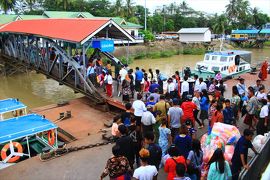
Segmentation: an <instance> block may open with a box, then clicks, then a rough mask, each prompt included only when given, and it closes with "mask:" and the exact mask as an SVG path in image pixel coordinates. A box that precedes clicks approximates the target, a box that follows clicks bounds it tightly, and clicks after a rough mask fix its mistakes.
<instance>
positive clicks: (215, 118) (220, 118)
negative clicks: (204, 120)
mask: <svg viewBox="0 0 270 180" xmlns="http://www.w3.org/2000/svg"><path fill="white" fill-rule="evenodd" d="M222 108H223V107H222V105H221V104H218V105H217V110H216V111H215V112H214V114H213V115H212V119H211V129H212V128H213V126H214V124H215V123H217V122H221V123H223V119H224V117H223V114H222V112H221V111H222Z"/></svg>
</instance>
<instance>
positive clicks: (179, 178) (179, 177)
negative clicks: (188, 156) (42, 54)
mask: <svg viewBox="0 0 270 180" xmlns="http://www.w3.org/2000/svg"><path fill="white" fill-rule="evenodd" d="M185 173H186V167H185V165H184V164H182V163H177V165H176V177H175V178H174V180H191V179H190V178H189V177H185Z"/></svg>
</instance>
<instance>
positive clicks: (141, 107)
mask: <svg viewBox="0 0 270 180" xmlns="http://www.w3.org/2000/svg"><path fill="white" fill-rule="evenodd" d="M132 108H133V109H134V116H135V119H136V125H137V126H141V119H142V115H143V112H144V111H146V107H145V104H144V102H143V101H142V95H141V94H137V100H136V101H134V102H133V104H132Z"/></svg>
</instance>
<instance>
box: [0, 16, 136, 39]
mask: <svg viewBox="0 0 270 180" xmlns="http://www.w3.org/2000/svg"><path fill="white" fill-rule="evenodd" d="M107 27H108V28H107ZM107 29H108V34H109V37H108V38H114V39H128V40H130V41H134V39H133V37H132V36H131V35H130V34H128V33H127V32H126V31H125V30H124V29H123V28H121V27H120V26H119V25H118V24H117V23H115V22H114V21H113V20H111V19H82V18H78V19H33V20H21V21H14V22H11V23H9V24H6V25H5V26H2V27H0V33H15V34H30V35H35V36H37V37H47V38H51V39H58V40H64V41H67V42H75V43H81V44H84V43H85V42H86V41H88V40H89V39H91V38H93V37H94V36H95V37H99V38H101V37H103V38H105V37H106V34H107V33H106V30H107Z"/></svg>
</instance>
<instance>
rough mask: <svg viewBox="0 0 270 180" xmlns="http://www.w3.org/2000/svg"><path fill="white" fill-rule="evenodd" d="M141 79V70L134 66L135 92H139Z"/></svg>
mask: <svg viewBox="0 0 270 180" xmlns="http://www.w3.org/2000/svg"><path fill="white" fill-rule="evenodd" d="M142 80H143V72H142V71H141V70H140V68H139V67H136V72H135V90H136V91H137V92H141V82H142Z"/></svg>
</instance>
